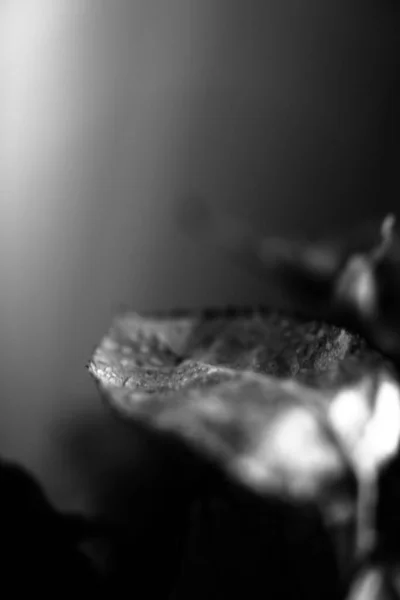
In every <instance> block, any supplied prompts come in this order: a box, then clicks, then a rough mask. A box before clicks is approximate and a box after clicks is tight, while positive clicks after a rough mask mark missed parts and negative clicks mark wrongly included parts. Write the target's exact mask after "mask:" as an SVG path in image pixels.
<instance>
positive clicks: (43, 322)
mask: <svg viewBox="0 0 400 600" xmlns="http://www.w3.org/2000/svg"><path fill="white" fill-rule="evenodd" d="M398 27H399V18H398V9H397V4H396V3H395V2H388V1H386V2H385V1H384V0H374V1H371V0H328V1H325V2H321V0H303V1H301V2H300V1H299V0H242V1H239V0H229V1H228V0H168V1H165V0H112V1H110V0H86V1H84V0H57V1H54V0H36V1H29V0H26V1H24V0H8V1H7V0H3V1H2V2H1V4H0V28H1V31H0V38H1V40H2V43H1V46H0V47H1V56H0V60H1V63H0V86H1V93H0V116H1V142H0V151H1V156H0V158H1V166H0V173H1V179H0V182H1V195H0V198H1V201H2V204H1V208H2V210H1V220H0V273H1V292H0V294H1V303H0V351H1V363H0V364H1V380H0V381H1V405H0V452H1V453H2V454H3V456H8V457H12V458H15V459H17V460H20V461H22V462H23V463H24V464H25V465H27V466H29V467H30V468H31V469H33V470H34V472H35V473H37V474H38V475H39V476H40V478H41V480H42V481H43V482H44V483H45V484H46V488H47V490H48V491H49V493H50V495H51V496H52V498H53V499H54V500H56V501H57V503H59V504H60V505H63V506H68V507H72V506H79V507H82V506H85V507H89V508H90V507H91V506H92V505H93V504H94V503H96V502H100V500H99V498H100V497H102V498H103V497H104V496H107V494H108V493H109V492H107V491H105V490H107V486H108V488H109V487H110V485H111V484H110V481H113V478H115V474H116V473H122V472H123V471H124V467H123V465H124V464H125V466H126V465H128V467H129V465H130V464H131V462H132V463H133V462H134V461H135V460H136V459H137V460H139V458H137V457H138V455H136V458H135V455H134V453H132V451H133V450H134V449H135V448H136V446H135V444H136V442H135V440H132V435H131V432H130V431H127V430H126V429H125V428H123V427H122V426H120V425H119V424H118V423H117V422H114V421H113V420H112V418H111V417H110V415H109V414H108V413H107V412H106V411H105V409H104V407H103V405H102V404H101V402H100V400H99V398H98V396H97V393H96V391H95V389H94V386H93V383H92V381H91V380H90V379H89V376H88V374H87V372H86V371H85V363H86V362H87V360H88V358H89V357H90V355H91V352H92V350H93V347H94V345H95V344H96V343H97V341H98V340H99V339H100V337H101V335H102V334H103V333H104V332H105V330H106V328H107V327H108V325H109V323H110V319H111V316H112V314H113V312H114V311H115V310H117V309H118V307H119V306H120V305H124V304H125V305H130V306H132V307H133V308H135V309H138V310H140V309H144V308H145V309H152V308H172V307H184V306H201V305H205V304H223V303H225V302H230V303H233V302H238V303H240V304H243V303H246V302H256V303H260V302H262V301H264V300H267V299H268V294H270V293H271V291H270V290H269V289H268V283H267V282H265V283H263V282H259V281H255V280H254V279H253V278H252V277H251V276H250V275H249V274H247V273H243V272H242V271H241V270H240V269H238V268H235V267H234V266H233V265H231V264H228V263H227V261H226V260H225V259H224V257H223V256H218V254H217V253H216V252H215V251H214V250H212V249H210V248H207V247H205V246H203V245H201V244H200V243H199V242H198V241H194V240H191V239H190V238H188V237H186V236H185V235H183V234H182V232H180V231H179V229H178V227H177V225H176V223H175V220H174V210H173V208H174V205H175V202H176V200H177V198H182V197H185V196H186V195H188V197H189V196H190V195H192V194H196V195H199V196H200V197H202V198H204V199H205V200H206V201H208V202H212V203H216V204H218V205H219V206H220V207H221V208H223V209H224V210H229V211H231V213H233V214H236V215H237V216H238V217H240V218H243V219H248V220H249V221H250V222H253V223H254V225H255V226H256V227H257V228H258V229H261V230H263V231H265V232H266V233H270V232H274V233H277V232H281V233H292V232H303V233H307V232H308V231H310V232H315V231H319V230H321V231H322V230H324V231H325V230H329V228H331V227H335V228H337V227H339V228H340V227H341V226H342V225H346V226H347V225H349V224H352V223H355V222H357V221H358V220H360V219H363V218H366V217H368V216H372V215H375V216H377V217H382V216H383V215H384V213H385V211H387V210H389V209H390V210H395V211H396V210H397V206H398V194H399V191H400V185H399V184H400V182H399V177H398V174H397V167H398V165H399V159H400V156H399V142H400V136H399V119H398V106H397V105H398V103H399V85H398V76H399V70H398V59H399V56H400V53H399V40H398V35H399V34H398V31H399V29H398ZM123 477H125V475H123V476H122V479H123ZM112 485H114V484H112ZM115 486H117V484H115Z"/></svg>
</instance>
